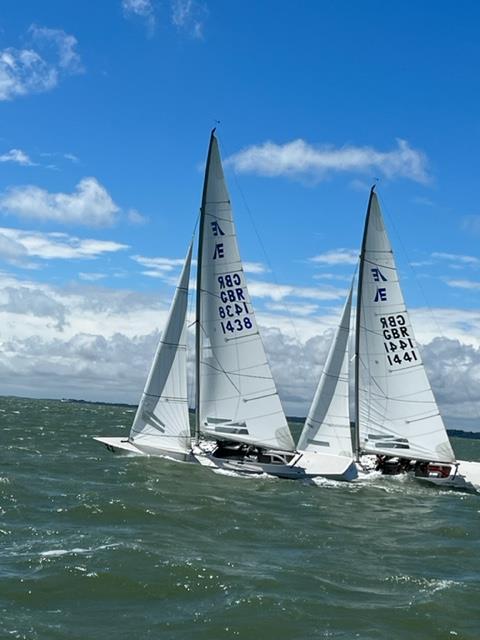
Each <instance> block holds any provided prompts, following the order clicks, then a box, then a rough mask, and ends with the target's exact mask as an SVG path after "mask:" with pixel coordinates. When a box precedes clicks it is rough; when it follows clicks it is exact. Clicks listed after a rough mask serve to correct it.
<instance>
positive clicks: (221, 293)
mask: <svg viewBox="0 0 480 640" xmlns="http://www.w3.org/2000/svg"><path fill="white" fill-rule="evenodd" d="M197 269H198V275H197V358H198V366H197V412H198V429H199V430H200V431H202V432H203V433H204V434H205V435H208V436H211V437H214V438H216V439H228V440H235V441H239V442H244V443H251V444H255V445H258V446H261V447H267V448H276V449H284V450H293V449H294V443H293V440H292V436H291V434H290V430H289V428H288V425H287V421H286V418H285V414H284V412H283V409H282V406H281V403H280V399H279V397H278V393H277V389H276V387H275V382H274V381H273V377H272V373H271V371H270V367H269V364H268V361H267V357H266V354H265V349H264V347H263V343H262V340H261V337H260V334H259V331H258V327H257V323H256V320H255V313H254V311H253V306H252V303H251V300H250V296H249V293H248V288H247V283H246V280H245V274H244V272H243V268H242V263H241V260H240V254H239V250H238V245H237V237H236V231H235V224H234V221H233V215H232V208H231V205H230V197H229V194H228V191H227V187H226V184H225V178H224V175H223V169H222V164H221V159H220V153H219V149H218V143H217V139H216V137H215V135H214V132H212V136H211V139H210V147H209V150H208V158H207V167H206V172H205V183H204V191H203V199H202V209H201V217H200V237H199V255H198V267H197Z"/></svg>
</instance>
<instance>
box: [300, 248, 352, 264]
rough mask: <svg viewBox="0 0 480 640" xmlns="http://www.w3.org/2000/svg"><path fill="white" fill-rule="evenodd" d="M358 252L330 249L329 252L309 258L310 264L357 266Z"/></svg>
mask: <svg viewBox="0 0 480 640" xmlns="http://www.w3.org/2000/svg"><path fill="white" fill-rule="evenodd" d="M358 256H359V251H358V249H332V250H331V251H325V253H320V254H319V255H318V256H314V257H313V258H310V262H315V263H317V264H328V265H337V264H352V265H354V264H357V262H358Z"/></svg>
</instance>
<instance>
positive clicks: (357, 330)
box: [353, 185, 375, 462]
mask: <svg viewBox="0 0 480 640" xmlns="http://www.w3.org/2000/svg"><path fill="white" fill-rule="evenodd" d="M374 192H375V185H373V186H372V188H371V189H370V196H369V198H368V206H367V215H366V218H365V227H364V229H363V239H362V248H361V250H360V268H359V270H358V288H357V309H356V314H355V395H354V400H355V430H354V438H353V440H354V442H353V449H354V453H355V460H356V461H357V462H358V461H359V459H360V402H359V384H360V383H359V380H360V320H361V313H362V285H363V263H364V259H365V248H366V246H367V233H368V225H369V222H370V210H371V206H372V198H373V194H374Z"/></svg>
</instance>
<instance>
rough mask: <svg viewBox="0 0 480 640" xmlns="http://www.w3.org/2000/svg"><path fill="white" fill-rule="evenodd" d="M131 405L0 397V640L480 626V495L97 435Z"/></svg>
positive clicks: (453, 634) (115, 424)
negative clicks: (240, 461) (296, 475)
mask: <svg viewBox="0 0 480 640" xmlns="http://www.w3.org/2000/svg"><path fill="white" fill-rule="evenodd" d="M132 418H133V413H132V410H130V409H126V408H124V407H110V406H94V405H81V404H66V403H60V402H56V401H51V400H26V399H19V398H0V420H1V425H2V436H1V442H0V444H1V446H0V544H1V547H0V551H1V555H0V558H1V560H0V638H1V639H2V640H3V639H4V638H5V639H7V638H25V639H28V640H37V639H39V640H50V639H52V640H53V639H55V640H56V639H59V640H60V639H67V638H68V639H69V640H72V639H78V640H86V639H88V640H89V639H94V638H95V639H97V638H98V639H110V638H112V639H113V638H119V639H129V640H130V639H134V640H136V639H138V640H140V639H143V638H160V639H162V640H164V639H165V640H168V639H170V638H172V639H173V638H175V639H184V638H185V639H190V638H193V639H205V640H207V639H208V640H215V639H217V638H219V639H220V638H244V639H248V640H251V639H253V640H256V639H257V638H258V639H260V640H263V639H270V638H272V639H280V640H281V639H289V640H290V639H291V640H304V639H305V640H307V639H310V638H333V639H350V638H361V639H362V640H370V639H372V640H373V639H382V640H383V639H394V640H396V639H404V638H405V639H409V640H411V639H417V638H418V639H422V640H423V639H434V640H437V639H438V640H441V639H443V638H445V639H447V638H448V639H450V640H452V639H456V640H463V639H472V640H478V638H480V544H479V536H480V496H478V495H473V494H466V493H458V492H452V491H446V490H439V489H437V488H434V487H432V488H430V487H424V486H422V485H419V484H417V483H415V481H414V480H411V479H405V478H380V479H378V480H375V481H369V482H366V483H364V484H359V485H355V484H341V483H334V482H326V481H325V482H324V483H323V484H322V486H309V485H304V484H301V483H298V482H293V481H286V480H278V479H268V478H267V479H265V478H264V479H262V478H239V477H232V476H226V475H219V474H215V473H212V472H211V471H209V470H207V469H204V468H201V467H197V466H194V465H186V464H180V463H175V462H169V461H167V460H161V459H141V458H125V457H118V456H114V455H112V454H109V453H108V451H107V450H106V449H104V448H102V447H101V446H100V445H99V444H97V443H95V442H94V441H92V440H91V436H93V435H112V436H120V435H125V434H126V433H127V431H128V427H129V425H130V423H131V420H132ZM453 444H454V447H455V450H456V453H457V455H458V456H459V457H462V458H466V459H471V460H479V459H480V441H471V440H455V441H454V442H453Z"/></svg>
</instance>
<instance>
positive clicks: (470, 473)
mask: <svg viewBox="0 0 480 640" xmlns="http://www.w3.org/2000/svg"><path fill="white" fill-rule="evenodd" d="M457 462H458V469H457V468H456V467H455V466H453V465H452V467H451V473H450V475H448V476H447V477H440V476H437V477H435V476H434V475H430V476H428V477H421V476H414V477H415V480H419V481H420V482H424V483H426V484H433V485H436V486H437V487H449V488H452V489H467V490H469V491H480V462H469V461H468V460H458V461H457Z"/></svg>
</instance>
